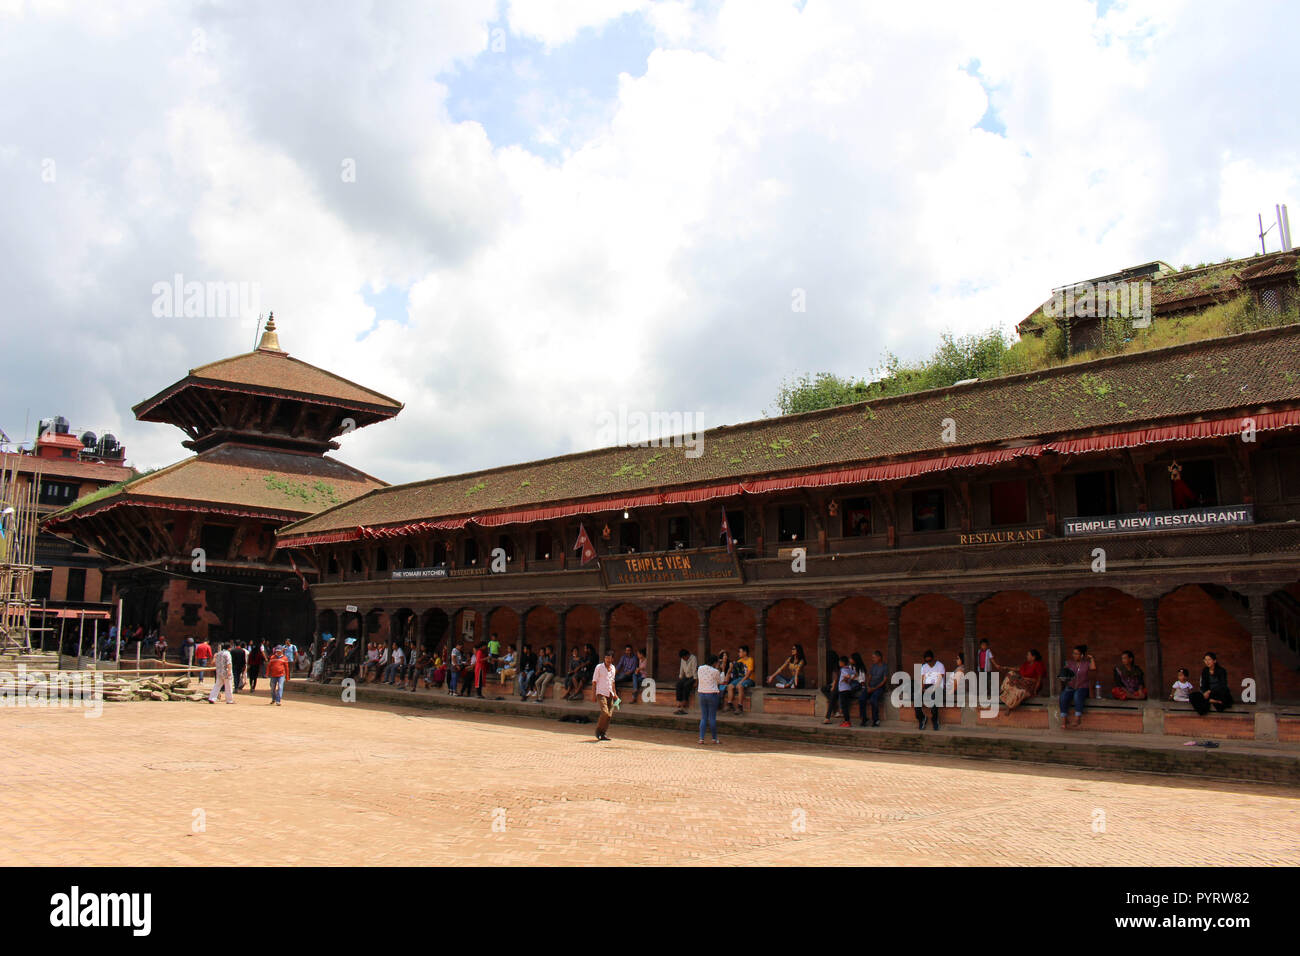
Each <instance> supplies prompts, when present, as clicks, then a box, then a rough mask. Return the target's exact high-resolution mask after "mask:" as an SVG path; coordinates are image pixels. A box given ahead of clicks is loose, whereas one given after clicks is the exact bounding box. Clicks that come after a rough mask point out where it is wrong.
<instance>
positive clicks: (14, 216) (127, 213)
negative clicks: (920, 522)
mask: <svg viewBox="0 0 1300 956" xmlns="http://www.w3.org/2000/svg"><path fill="white" fill-rule="evenodd" d="M1297 36H1300V7H1297V5H1295V4H1293V3H1287V2H1275V3H1273V2H1252V3H1250V4H1227V3H1221V2H1204V3H1192V2H1165V0H1160V2H1156V0H1151V2H1148V0H1130V2H1127V3H1125V2H1113V3H1112V2H1106V0H1056V2H1050V3H1048V2H1038V0H1029V2H1024V3H1011V2H1006V3H967V2H954V3H941V2H940V3H934V2H931V3H923V4H922V3H892V2H891V3H875V2H872V3H865V2H860V0H847V2H843V3H838V2H825V0H806V2H792V0H734V2H732V0H709V2H696V0H665V2H661V3H649V2H642V0H446V2H439V3H432V2H427V0H426V2H413V3H401V2H396V0H374V2H372V3H361V2H340V3H319V2H311V3H307V2H303V3H287V2H286V3H274V4H268V3H264V2H260V0H248V2H243V0H209V2H202V3H192V4H185V3H177V2H167V3H154V2H150V0H120V2H91V0H86V2H80V3H78V2H50V3H43V2H32V0H0V90H3V91H4V92H3V95H0V296H2V297H0V321H2V322H3V355H4V357H5V362H4V370H3V373H0V428H3V429H4V430H5V431H6V432H7V433H8V434H9V435H10V436H11V437H13V438H15V439H16V438H19V437H20V436H22V434H23V427H24V420H25V419H27V418H28V416H30V421H29V423H28V429H27V435H28V437H30V436H31V434H32V432H33V431H34V427H35V420H36V419H37V418H40V417H45V416H49V415H54V414H63V415H65V416H67V417H68V418H70V419H71V420H72V422H73V425H74V427H76V428H78V429H81V428H91V429H94V430H96V431H99V432H103V431H112V432H114V433H116V434H117V435H118V436H119V437H120V438H122V439H123V440H124V441H125V443H126V445H127V447H128V454H129V458H130V460H131V461H132V462H133V463H134V464H136V465H137V466H139V467H149V466H154V465H162V464H167V463H169V462H171V461H174V460H176V459H178V458H181V457H183V456H184V454H185V451H184V449H182V448H181V446H180V441H181V439H182V437H183V436H182V434H181V433H180V432H179V431H178V430H176V429H174V428H171V427H170V426H164V425H151V424H143V423H137V422H135V421H134V420H133V419H132V417H131V413H130V406H131V405H132V404H134V403H136V402H138V401H140V400H141V399H143V398H145V397H147V396H149V395H152V394H153V393H154V392H156V391H158V390H159V389H161V388H162V387H163V386H165V385H167V384H169V383H170V382H172V381H174V380H175V379H177V378H180V377H181V376H183V375H184V373H185V371H186V370H187V369H189V368H191V367H194V366H197V365H201V364H204V363H206V362H209V361H212V360H214V359H217V358H221V357H225V356H228V355H233V354H236V353H239V352H243V351H247V350H248V349H249V348H250V347H251V346H252V345H253V341H254V325H253V323H252V322H251V321H250V320H249V319H248V318H247V317H240V316H239V315H236V314H229V310H228V311H227V313H223V314H208V315H201V316H189V317H186V316H184V315H179V316H174V315H166V314H164V315H161V316H160V315H158V314H156V313H157V312H158V311H160V310H159V308H158V307H157V302H156V300H157V298H158V296H157V294H156V291H155V289H156V287H157V285H158V284H159V283H166V284H170V283H172V282H173V281H174V277H175V276H176V275H181V276H183V277H184V280H183V281H185V282H191V281H199V282H205V283H224V282H238V283H245V284H246V286H245V288H247V289H248V290H250V292H251V291H252V290H253V289H256V290H257V291H258V292H260V300H259V301H260V305H261V307H262V308H263V309H264V310H265V309H273V310H274V311H275V314H276V319H277V323H278V325H279V327H280V334H281V341H282V343H283V344H284V346H285V348H286V349H287V350H288V351H289V352H290V353H291V354H293V355H295V356H297V357H299V358H302V359H305V360H307V361H310V362H313V363H316V364H319V365H321V366H323V367H325V368H328V369H330V370H333V371H336V372H338V373H340V374H343V375H346V376H348V377H350V378H353V379H355V380H356V381H358V382H361V383H362V384H365V385H368V386H371V387H373V388H376V389H378V390H379V391H381V392H384V393H386V394H389V395H391V396H393V397H395V398H397V399H399V400H401V401H403V402H405V403H406V408H405V410H404V411H403V412H402V413H401V415H399V416H398V417H397V418H396V419H395V420H393V421H391V422H388V423H386V424H383V425H378V426H375V427H372V428H368V429H365V430H362V431H360V432H358V433H356V434H355V435H351V436H347V437H346V439H345V441H344V445H343V448H342V450H341V452H339V453H338V454H339V457H341V458H343V459H344V460H346V461H349V462H350V463H352V464H355V465H357V466H359V467H361V468H363V469H364V470H366V471H369V472H370V473H371V474H375V475H377V476H379V477H381V478H384V479H386V480H389V481H394V482H396V481H407V480H414V479H418V478H425V477H430V476H434V475H440V474H450V473H456V472H461V471H467V470H472V469H476V468H483V467H490V466H492V465H497V464H505V463H509V462H515V461H521V460H527V459H531V458H538V457H546V456H549V455H554V454H561V453H565V452H569V451H576V450H581V449H584V448H588V447H592V446H593V445H595V444H596V443H597V440H598V438H599V426H600V424H601V421H602V419H601V414H602V412H616V411H617V409H618V408H619V406H625V407H626V408H627V409H628V410H629V411H635V410H646V411H656V410H658V411H680V412H691V413H697V414H699V415H700V416H701V418H702V420H703V421H704V423H705V424H706V425H708V426H713V425H719V424H727V423H733V422H737V421H744V420H748V419H752V418H756V417H759V416H760V415H761V414H762V413H763V411H764V409H771V408H772V407H773V398H774V396H775V394H776V391H777V388H778V386H779V385H780V382H781V380H782V379H783V378H785V377H787V376H790V375H792V374H795V373H798V372H804V371H808V372H816V371H820V370H829V371H834V372H836V373H839V374H844V375H862V374H866V373H867V372H869V371H870V370H871V369H872V368H874V367H876V366H877V365H878V364H879V361H880V358H881V356H882V354H883V353H884V352H885V351H886V350H892V351H893V352H896V353H898V354H899V355H902V356H904V357H906V358H914V357H919V356H921V355H924V354H926V353H928V352H929V351H930V350H931V349H932V347H933V346H934V344H935V342H936V340H937V337H938V335H939V334H940V332H942V331H944V330H946V329H947V330H952V331H955V332H959V333H960V332H966V331H974V330H980V329H985V328H988V327H991V326H994V325H1001V326H1002V327H1003V328H1006V329H1010V328H1011V327H1012V326H1013V325H1014V323H1015V322H1016V321H1018V320H1019V319H1020V318H1022V317H1024V315H1025V314H1027V313H1028V312H1029V311H1030V310H1031V309H1032V308H1033V307H1034V306H1035V305H1037V304H1038V303H1039V302H1040V301H1042V300H1043V299H1044V298H1046V297H1047V295H1048V293H1049V291H1050V289H1051V288H1052V287H1053V286H1055V285H1059V284H1061V283H1064V282H1067V281H1071V280H1078V279H1083V278H1087V277H1089V276H1094V275H1098V274H1102V273H1106V272H1110V271H1113V270H1115V269H1117V268H1121V267H1123V266H1126V265H1131V264H1134V263H1138V262H1146V261H1149V260H1151V259H1164V260H1166V261H1168V262H1170V263H1173V264H1174V265H1180V264H1183V263H1197V262H1201V261H1211V260H1217V259H1221V258H1223V257H1224V256H1228V255H1232V256H1240V255H1249V254H1251V253H1252V252H1253V251H1257V250H1258V239H1257V238H1256V237H1255V233H1256V231H1257V228H1256V224H1255V216H1256V213H1258V212H1261V211H1264V212H1271V210H1272V208H1273V204H1274V203H1281V202H1289V203H1290V204H1291V205H1292V206H1293V207H1295V213H1296V216H1297V218H1298V219H1300V189H1298V188H1297V186H1300V129H1298V128H1297V127H1298V125H1300V121H1298V119H1297V117H1298V116H1300V112H1298V111H1297V110H1296V108H1295V96H1296V89H1297V80H1298V79H1300V70H1298V69H1297V66H1296V52H1297V44H1296V37H1297ZM1269 243H1270V249H1274V248H1276V239H1275V238H1274V235H1272V234H1271V235H1270V237H1269ZM799 296H802V297H803V298H804V300H805V301H806V311H803V312H797V311H795V310H794V309H793V307H792V306H793V304H794V302H795V300H796V298H797V297H799Z"/></svg>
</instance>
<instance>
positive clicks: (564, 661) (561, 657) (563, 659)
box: [552, 552, 569, 677]
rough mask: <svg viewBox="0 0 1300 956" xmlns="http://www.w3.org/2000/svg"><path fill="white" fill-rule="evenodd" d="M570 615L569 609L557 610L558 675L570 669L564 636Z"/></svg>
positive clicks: (556, 659) (556, 666)
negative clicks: (565, 625)
mask: <svg viewBox="0 0 1300 956" xmlns="http://www.w3.org/2000/svg"><path fill="white" fill-rule="evenodd" d="M552 553H554V552H552ZM568 615H569V612H568V611H567V610H564V611H556V612H555V674H556V676H557V677H558V676H561V675H563V674H564V673H565V672H566V671H568V669H569V647H568V641H567V640H566V639H565V636H564V619H565V618H566V617H568Z"/></svg>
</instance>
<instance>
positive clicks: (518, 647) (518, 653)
mask: <svg viewBox="0 0 1300 956" xmlns="http://www.w3.org/2000/svg"><path fill="white" fill-rule="evenodd" d="M515 613H516V614H518V615H519V634H518V636H517V637H516V638H515V666H516V667H518V666H519V663H520V662H521V661H522V657H523V653H524V619H525V617H526V616H527V613H526V612H525V611H516V612H515Z"/></svg>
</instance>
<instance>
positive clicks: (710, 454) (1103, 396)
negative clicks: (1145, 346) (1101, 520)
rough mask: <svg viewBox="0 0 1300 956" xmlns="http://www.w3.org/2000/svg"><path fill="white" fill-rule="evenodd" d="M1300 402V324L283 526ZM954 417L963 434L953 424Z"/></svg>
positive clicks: (356, 520) (385, 496)
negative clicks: (950, 430) (948, 433)
mask: <svg viewBox="0 0 1300 956" xmlns="http://www.w3.org/2000/svg"><path fill="white" fill-rule="evenodd" d="M1296 400H1300V326H1289V327H1285V328H1281V329H1269V330H1265V331H1261V332H1250V333H1245V334H1243V335H1237V336H1231V337H1227V338H1221V339H1211V340H1207V341H1201V342H1195V343H1189V344H1184V345H1178V346H1174V347H1171V348H1165V349H1154V350H1151V351H1147V352H1138V353H1134V354H1128V355H1119V356H1113V357H1108V358H1103V359H1098V360H1096V361H1093V362H1084V363H1079V364H1074V365H1066V366H1058V367H1056V368H1052V369H1047V370H1044V371H1038V372H1031V373H1027V374H1023V375H1017V376H1011V377H1008V378H1001V379H993V380H989V381H985V382H976V383H974V384H970V385H960V386H952V387H949V388H943V389H934V390H932V391H927V392H917V393H913V394H909V395H903V396H898V397H896V398H890V399H883V400H880V401H875V402H870V403H866V404H857V405H846V406H841V407H839V408H834V409H827V410H824V411H817V412H807V413H804V414H800V415H788V416H783V417H780V418H771V419H764V420H760V421H755V422H746V423H744V424H740V425H733V426H729V427H724V428H714V429H710V430H708V431H706V432H705V433H704V436H703V454H702V455H700V456H699V457H698V458H687V457H686V456H685V454H684V451H685V449H683V448H680V447H678V448H673V447H662V448H656V447H650V448H634V447H622V446H619V447H614V448H603V449H599V450H596V451H588V452H582V453H579V454H574V455H565V456H563V457H559V458H550V459H546V460H544V461H535V462H527V463H524V464H518V465H509V466H505V467H501V468H494V469H490V470H487V471H479V472H473V473H471V474H465V475H455V476H450V477H445V478H435V479H432V480H428V481H421V482H415V483H412V484H406V485H395V486H392V487H389V488H384V489H382V490H379V491H374V492H371V493H369V494H367V495H365V496H363V497H361V498H358V499H356V500H354V501H352V502H349V503H348V504H346V505H342V506H339V507H334V508H331V509H329V510H327V511H324V512H321V513H320V514H317V515H315V516H313V517H310V518H307V519H304V520H302V521H299V522H296V523H295V524H293V525H291V526H289V527H287V528H284V529H282V533H283V534H295V535H296V534H319V533H324V532H330V531H336V530H343V529H349V528H356V527H359V526H378V525H385V524H396V523H401V522H407V521H422V520H429V519H436V518H446V517H455V516H463V515H471V514H472V515H480V516H481V515H483V514H488V513H491V512H493V511H500V510H504V509H515V508H524V507H535V506H543V505H546V504H549V503H557V502H565V501H572V500H574V499H582V498H590V497H598V496H606V495H622V494H629V493H633V492H648V491H655V490H662V489H665V488H669V487H689V486H692V485H699V484H703V483H710V482H718V481H732V480H741V479H746V480H750V479H761V478H764V477H770V476H773V475H778V474H782V473H791V472H796V471H811V470H817V469H825V468H832V467H838V466H843V465H854V464H861V463H869V462H880V461H887V460H898V459H903V458H913V457H918V456H935V455H948V454H956V453H959V451H960V450H962V449H971V448H988V447H998V446H1001V445H1010V444H1018V443H1027V442H1033V441H1038V440H1040V439H1045V438H1048V437H1053V436H1061V435H1082V434H1087V433H1089V432H1092V431H1104V430H1110V429H1116V428H1132V427H1134V426H1135V425H1137V424H1139V423H1149V422H1150V423H1155V422H1161V421H1167V420H1170V419H1181V418H1185V417H1187V416H1196V415H1202V414H1208V413H1214V412H1221V411H1224V410H1231V409H1237V408H1243V407H1246V408H1249V407H1256V406H1260V405H1264V404H1269V403H1279V402H1291V401H1296ZM948 418H951V419H952V420H953V423H954V425H955V427H956V442H955V443H953V444H945V443H944V442H943V441H942V438H941V429H942V427H943V422H944V420H945V419H948Z"/></svg>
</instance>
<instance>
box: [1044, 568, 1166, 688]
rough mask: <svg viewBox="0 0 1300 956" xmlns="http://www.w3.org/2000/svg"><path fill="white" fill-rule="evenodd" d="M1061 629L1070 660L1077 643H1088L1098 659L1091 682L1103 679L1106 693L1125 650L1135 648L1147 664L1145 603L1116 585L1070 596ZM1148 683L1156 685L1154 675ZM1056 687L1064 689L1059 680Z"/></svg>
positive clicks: (1102, 682)
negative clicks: (1144, 641) (1144, 621)
mask: <svg viewBox="0 0 1300 956" xmlns="http://www.w3.org/2000/svg"><path fill="white" fill-rule="evenodd" d="M1061 630H1062V633H1063V635H1064V639H1065V650H1064V653H1065V659H1066V660H1069V658H1070V653H1071V651H1073V649H1074V645H1076V644H1087V645H1088V653H1089V654H1091V655H1092V656H1093V657H1094V658H1095V659H1096V661H1097V671H1098V672H1097V674H1096V675H1092V678H1091V679H1090V680H1089V685H1092V684H1094V683H1096V681H1098V680H1099V681H1101V692H1102V694H1103V695H1109V694H1110V688H1111V671H1112V670H1114V669H1115V665H1116V664H1118V663H1119V655H1120V652H1121V651H1126V650H1128V651H1132V652H1133V656H1134V658H1135V660H1136V661H1137V665H1138V666H1139V667H1143V666H1144V663H1143V662H1144V657H1143V654H1144V652H1143V650H1142V645H1143V640H1144V633H1145V632H1144V625H1143V617H1142V602H1141V601H1139V600H1138V599H1137V598H1135V597H1130V596H1129V595H1127V594H1124V593H1122V592H1120V591H1116V590H1115V589H1114V588H1086V589H1085V590H1083V591H1080V592H1079V593H1078V594H1075V595H1072V596H1071V597H1069V598H1068V599H1067V600H1066V601H1065V604H1064V605H1063V606H1062V608H1061ZM1044 657H1046V654H1044ZM1048 676H1051V675H1048ZM1147 684H1148V687H1150V685H1151V684H1152V678H1151V676H1150V675H1148V676H1147ZM1052 688H1053V690H1059V689H1060V688H1059V685H1058V684H1056V682H1055V681H1053V682H1052Z"/></svg>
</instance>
